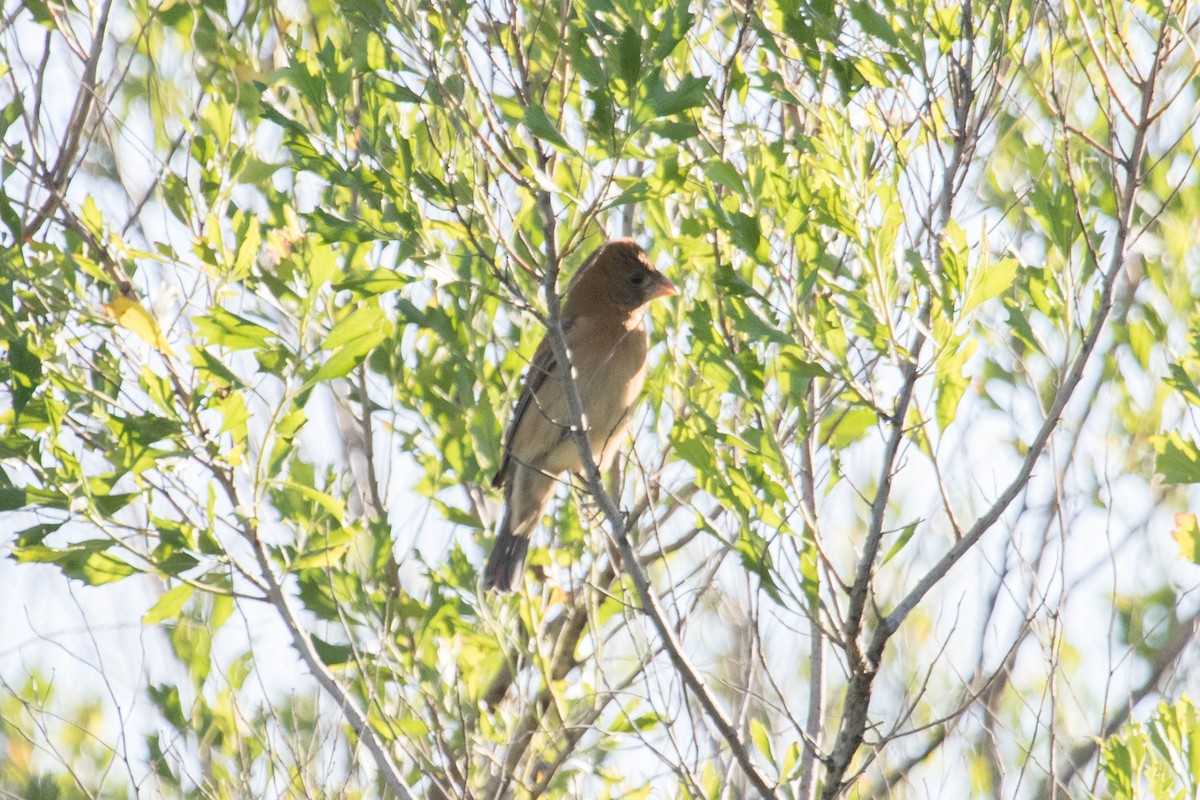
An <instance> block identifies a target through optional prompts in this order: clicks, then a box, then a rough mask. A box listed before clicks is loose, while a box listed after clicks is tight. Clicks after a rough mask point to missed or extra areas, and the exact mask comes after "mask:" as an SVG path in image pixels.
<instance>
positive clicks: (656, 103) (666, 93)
mask: <svg viewBox="0 0 1200 800" xmlns="http://www.w3.org/2000/svg"><path fill="white" fill-rule="evenodd" d="M707 86H708V78H707V77H704V78H697V77H696V76H695V75H687V76H685V77H684V78H683V80H681V81H680V82H679V86H677V87H676V88H674V89H668V88H667V87H666V85H665V84H663V83H659V84H658V86H656V87H654V91H652V92H651V93H650V97H649V98H648V100H649V101H650V108H651V109H653V111H654V114H655V116H658V117H670V116H673V115H675V114H679V113H680V112H683V111H687V110H688V109H689V108H696V107H698V106H702V105H704V90H705V87H707Z"/></svg>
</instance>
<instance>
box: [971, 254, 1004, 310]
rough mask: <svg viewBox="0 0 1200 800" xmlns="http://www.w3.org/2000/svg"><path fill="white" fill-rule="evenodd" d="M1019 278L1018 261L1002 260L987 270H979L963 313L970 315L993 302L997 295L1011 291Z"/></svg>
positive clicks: (989, 266)
mask: <svg viewBox="0 0 1200 800" xmlns="http://www.w3.org/2000/svg"><path fill="white" fill-rule="evenodd" d="M1016 277H1017V260H1016V259H1015V258H1002V259H1000V260H999V261H997V262H996V263H994V264H990V265H988V267H987V268H985V269H982V270H979V272H978V273H977V274H976V275H975V276H974V280H973V281H972V282H971V287H970V288H969V289H968V290H967V299H966V300H965V301H964V302H963V310H962V313H963V314H964V315H966V314H970V313H971V312H972V311H974V310H975V309H976V308H978V307H979V306H980V305H982V304H984V303H986V302H987V301H988V300H991V299H992V298H993V297H995V296H996V295H998V294H1000V293H1001V292H1003V291H1005V290H1006V289H1011V288H1012V286H1013V281H1014V280H1015V279H1016Z"/></svg>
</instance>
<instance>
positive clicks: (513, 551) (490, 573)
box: [483, 520, 529, 594]
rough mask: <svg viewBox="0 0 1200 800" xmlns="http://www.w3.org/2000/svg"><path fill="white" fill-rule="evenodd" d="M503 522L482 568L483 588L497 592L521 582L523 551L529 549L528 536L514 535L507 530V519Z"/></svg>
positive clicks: (506, 592) (523, 563)
mask: <svg viewBox="0 0 1200 800" xmlns="http://www.w3.org/2000/svg"><path fill="white" fill-rule="evenodd" d="M505 523H506V524H505V525H503V526H501V528H500V534H499V535H498V536H497V537H496V544H495V546H494V547H493V548H492V554H491V555H490V556H489V557H488V562H487V567H486V568H484V570H483V588H484V589H485V590H486V591H492V592H496V593H497V594H508V593H509V592H511V591H513V589H515V588H516V585H517V584H518V583H520V582H521V572H522V570H523V569H524V567H525V553H526V551H528V550H529V537H528V536H514V535H513V534H512V532H511V531H510V530H508V525H507V520H505Z"/></svg>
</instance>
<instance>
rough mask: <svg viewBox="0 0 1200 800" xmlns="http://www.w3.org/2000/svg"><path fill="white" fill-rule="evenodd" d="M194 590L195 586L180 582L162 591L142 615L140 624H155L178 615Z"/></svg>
mask: <svg viewBox="0 0 1200 800" xmlns="http://www.w3.org/2000/svg"><path fill="white" fill-rule="evenodd" d="M195 591H196V589H195V587H194V586H192V585H191V584H190V583H181V584H179V585H178V586H176V587H174V588H173V589H168V590H167V591H165V592H163V593H162V594H161V595H159V598H158V600H156V601H155V602H154V605H153V606H151V607H150V610H149V611H147V612H146V614H145V616H143V617H142V624H143V625H157V624H158V623H160V622H162V621H163V620H166V619H174V618H175V617H178V616H179V612H180V611H182V610H183V606H184V604H185V603H187V601H188V600H190V599H191V597H192V594H193V593H195Z"/></svg>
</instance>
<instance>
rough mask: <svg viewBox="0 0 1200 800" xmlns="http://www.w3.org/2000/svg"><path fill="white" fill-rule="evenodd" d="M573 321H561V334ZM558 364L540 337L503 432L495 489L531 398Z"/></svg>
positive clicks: (507, 467) (508, 462) (508, 468)
mask: <svg viewBox="0 0 1200 800" xmlns="http://www.w3.org/2000/svg"><path fill="white" fill-rule="evenodd" d="M574 323H575V319H574V318H572V319H567V320H564V321H563V325H562V330H563V335H564V336H566V333H567V331H569V330H570V329H571V326H572V325H573V324H574ZM557 374H558V364H557V362H556V361H555V360H554V352H553V351H552V350H551V349H550V339H549V337H546V338H544V339H542V343H541V344H539V345H538V348H537V350H535V351H534V353H533V359H532V360H531V361H530V362H529V371H528V372H526V373H525V386H524V388H522V390H521V396H520V398H518V400H517V405H516V407H515V408H514V409H513V415H512V419H511V420H509V423H508V430H507V431H506V432H505V434H504V457H503V459H502V460H501V462H500V469H498V470H497V471H496V476H495V477H494V478H492V486H495V487H496V488H497V489H499V488H501V487H503V486H504V484H505V482H506V481H507V480H508V477H509V472H510V471H511V469H512V461H513V441H514V440H515V439H516V438H517V432H518V431H519V430H520V428H521V422H522V421H523V420H524V419H525V416H526V415H527V414H528V412H529V408H530V406H532V405H533V398H534V396H535V395H536V394H537V393H538V391H539V390H540V389H541V388H542V385H543V384H544V383H545V382H546V379H547V378H549V377H550V376H552V375H554V376H557Z"/></svg>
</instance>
